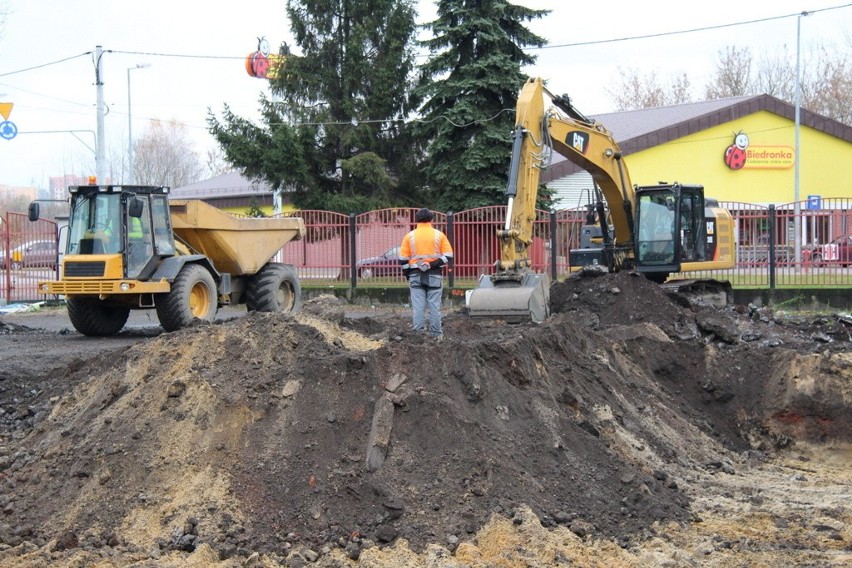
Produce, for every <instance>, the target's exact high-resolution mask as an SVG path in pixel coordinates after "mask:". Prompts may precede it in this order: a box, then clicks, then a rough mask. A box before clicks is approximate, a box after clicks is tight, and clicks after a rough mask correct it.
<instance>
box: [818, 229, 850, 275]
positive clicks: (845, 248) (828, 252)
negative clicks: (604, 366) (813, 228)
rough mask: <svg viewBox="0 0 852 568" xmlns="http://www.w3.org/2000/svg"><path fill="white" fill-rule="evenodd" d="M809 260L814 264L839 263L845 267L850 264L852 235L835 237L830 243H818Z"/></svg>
mask: <svg viewBox="0 0 852 568" xmlns="http://www.w3.org/2000/svg"><path fill="white" fill-rule="evenodd" d="M811 261H812V262H813V263H814V265H815V266H825V265H830V264H840V265H842V266H844V267H846V266H849V265H852V235H844V236H842V237H837V238H836V239H834V240H833V241H831V242H830V243H826V244H824V245H819V246H818V247H817V248H816V250H814V251H813V253H811Z"/></svg>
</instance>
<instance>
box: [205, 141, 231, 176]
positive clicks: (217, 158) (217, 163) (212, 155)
mask: <svg viewBox="0 0 852 568" xmlns="http://www.w3.org/2000/svg"><path fill="white" fill-rule="evenodd" d="M234 169H235V168H234V166H232V165H231V164H229V163H228V160H227V158H226V157H225V151H224V150H222V148H221V147H220V146H215V147H212V148H210V149H208V150H207V170H208V171H209V172H210V175H212V176H220V175H222V174H226V173H228V172H230V171H233V170H234Z"/></svg>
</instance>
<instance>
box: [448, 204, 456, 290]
mask: <svg viewBox="0 0 852 568" xmlns="http://www.w3.org/2000/svg"><path fill="white" fill-rule="evenodd" d="M455 218H456V216H455V213H453V212H452V211H447V238H448V239H449V240H450V246H452V247H453V252H455V250H456V244H455V243H456V226H455ZM455 264H456V261H455V254H454V255H453V256H451V257H450V262H449V263H448V265H447V285H448V286H449V287H450V288H452V287H454V286H455V285H456V272H455V270H453V268H455Z"/></svg>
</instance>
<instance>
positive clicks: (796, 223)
mask: <svg viewBox="0 0 852 568" xmlns="http://www.w3.org/2000/svg"><path fill="white" fill-rule="evenodd" d="M808 15H810V12H802V13H801V14H799V15H798V16H797V18H796V103H795V104H796V110H795V115H796V117H795V119H796V122H795V126H794V134H793V136H794V139H795V141H794V148H793V152H794V160H795V161H794V162H793V166H794V167H793V172H794V173H793V215H794V217H793V230H794V232H795V233H796V236H795V239H793V244H794V247H795V248H794V252H795V255H796V263H797V264H798V263H800V262H801V261H802V229H801V226H802V219H801V217H802V206H801V204H800V203H799V199H800V196H799V125H800V118H799V111H800V108H801V106H802V79H801V69H802V17H803V16H808Z"/></svg>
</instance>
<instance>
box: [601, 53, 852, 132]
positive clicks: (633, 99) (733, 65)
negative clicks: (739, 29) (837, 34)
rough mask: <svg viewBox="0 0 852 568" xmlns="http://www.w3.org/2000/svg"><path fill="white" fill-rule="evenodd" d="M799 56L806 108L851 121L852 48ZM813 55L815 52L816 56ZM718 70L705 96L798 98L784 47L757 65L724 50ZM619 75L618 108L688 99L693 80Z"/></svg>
mask: <svg viewBox="0 0 852 568" xmlns="http://www.w3.org/2000/svg"><path fill="white" fill-rule="evenodd" d="M810 53H811V55H810V56H808V57H805V58H803V59H802V60H801V67H800V69H799V80H798V84H799V88H800V94H801V105H802V108H805V109H808V110H810V111H813V112H816V113H819V114H821V115H823V116H827V117H829V118H832V119H834V120H837V121H839V122H842V123H844V124H850V123H852V50H850V49H849V46H848V45H847V46H846V47H845V49H844V48H837V49H835V48H832V49H829V48H826V47H825V46H823V47H820V48H819V49H817V50H810ZM814 54H815V55H814ZM718 56H719V60H718V62H717V64H716V71H715V73H714V74H713V76H712V77H710V79H709V80H708V81H707V83H706V84H705V86H704V95H705V98H706V99H707V100H711V99H719V98H726V97H736V96H742V95H759V94H763V93H766V94H768V95H772V96H773V97H776V98H778V99H781V100H782V101H786V102H789V103H793V102H794V101H795V99H796V84H797V81H796V56H795V53H792V54H791V50H790V49H788V48H786V47H785V48H784V49H783V50H782V51H780V52H773V53H772V54H771V55H769V56H764V57H762V58H761V59H760V60H759V61H758V62H757V63H756V65H755V64H754V61H753V57H752V54H751V51H750V50H749V49H748V48H737V47H727V48H726V49H725V50H723V51H720V52H719V54H718ZM619 72H620V73H621V79H622V80H621V84H620V85H619V90H617V91H612V90H610V89H607V91H608V93H609V95H610V96H611V97H612V98H613V100H614V102H615V104H616V106H617V107H618V109H619V110H633V109H639V108H650V107H657V106H661V105H669V104H680V103H683V102H688V101H689V100H690V96H689V79H688V77H687V76H686V74H683V75H681V76H674V77H673V79H672V81H671V82H670V84H669V86H667V87H663V86H661V83H660V81H659V80H658V78H657V75H656V73H650V74H646V73H640V72H639V71H638V70H635V69H633V70H628V71H624V70H622V69H621V68H619Z"/></svg>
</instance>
